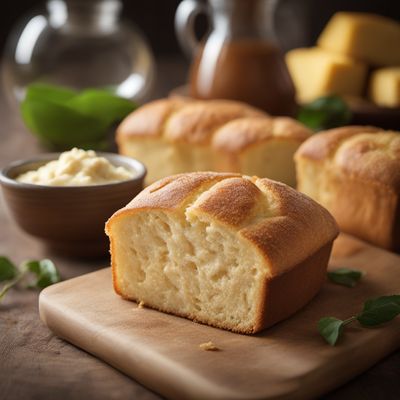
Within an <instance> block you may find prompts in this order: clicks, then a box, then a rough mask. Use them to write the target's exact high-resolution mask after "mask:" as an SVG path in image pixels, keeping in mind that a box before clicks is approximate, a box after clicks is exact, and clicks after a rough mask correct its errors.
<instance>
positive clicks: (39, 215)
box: [0, 149, 146, 257]
mask: <svg viewBox="0 0 400 400" xmlns="http://www.w3.org/2000/svg"><path fill="white" fill-rule="evenodd" d="M145 175H146V168H145V167H144V165H143V164H142V163H140V162H139V161H137V160H134V159H131V158H128V157H124V156H120V155H117V154H112V153H97V154H96V153H95V152H94V151H84V150H79V149H72V150H71V151H68V152H64V153H61V154H60V153H50V154H43V155H39V156H37V157H35V158H32V159H28V160H21V161H16V162H13V163H11V164H10V165H9V166H7V167H5V168H4V169H3V170H2V171H1V173H0V183H1V186H2V188H3V193H4V197H5V200H6V203H7V205H8V207H9V209H10V211H11V214H12V216H13V217H14V219H15V221H16V222H17V224H18V225H19V227H20V228H21V229H22V230H24V231H25V232H26V233H28V234H30V235H33V236H36V237H38V238H40V239H41V240H43V242H44V243H45V245H46V246H47V247H48V248H49V249H50V250H52V251H54V252H57V253H59V254H62V255H65V256H72V257H102V256H105V255H106V254H107V252H108V242H107V239H106V236H105V234H104V224H105V221H106V220H107V219H108V218H109V216H110V215H111V214H112V213H113V212H114V211H115V210H117V209H119V208H120V207H122V206H124V205H125V204H126V203H128V202H129V201H130V200H131V199H132V197H134V196H135V195H136V194H137V193H139V192H140V191H141V189H142V188H143V180H144V177H145Z"/></svg>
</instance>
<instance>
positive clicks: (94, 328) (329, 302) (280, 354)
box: [39, 235, 400, 400]
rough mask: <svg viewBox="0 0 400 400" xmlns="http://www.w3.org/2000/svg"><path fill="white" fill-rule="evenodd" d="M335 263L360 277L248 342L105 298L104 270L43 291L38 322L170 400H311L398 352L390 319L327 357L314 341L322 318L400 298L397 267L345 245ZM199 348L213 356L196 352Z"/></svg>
mask: <svg viewBox="0 0 400 400" xmlns="http://www.w3.org/2000/svg"><path fill="white" fill-rule="evenodd" d="M336 254H337V257H336V258H333V259H332V260H331V263H330V268H336V267H338V266H342V265H346V266H348V267H350V268H356V269H359V270H362V271H364V272H365V276H364V277H363V281H362V283H360V284H359V285H357V287H355V288H353V289H349V288H346V287H343V286H339V285H334V284H332V283H329V282H327V283H326V284H325V285H324V287H323V289H322V291H321V293H320V294H319V295H318V296H317V297H316V298H315V299H314V300H313V301H312V302H311V303H310V304H309V305H308V306H307V307H305V308H304V309H303V310H301V311H300V312H298V313H297V314H295V315H294V316H293V317H291V318H289V319H288V320H286V321H284V322H282V323H279V324H277V325H275V326H274V327H273V328H271V329H267V330H265V331H264V332H262V333H261V334H257V335H254V336H246V335H240V334H235V333H232V332H228V331H224V330H221V329H216V328H212V327H209V326H205V325H201V324H197V323H193V322H191V321H189V320H186V319H183V318H179V317H175V316H172V315H167V314H164V313H161V312H158V311H154V310H150V309H146V308H140V307H137V306H136V304H135V303H133V302H130V301H127V300H123V299H121V298H120V297H119V296H117V295H116V294H115V293H114V291H113V289H112V284H111V271H110V269H109V268H107V269H103V270H101V271H97V272H94V273H91V274H88V275H84V276H81V277H79V278H75V279H72V280H69V281H66V282H63V283H60V284H57V285H54V286H51V287H49V288H47V289H45V290H44V291H42V293H41V296H40V299H39V308H40V315H41V318H42V320H43V321H44V322H45V323H46V324H47V325H48V327H49V328H50V329H51V330H52V331H53V332H55V333H56V334H57V335H58V336H60V337H62V338H64V339H66V340H67V341H69V342H71V343H73V344H75V345H77V346H79V347H81V348H83V349H85V350H86V351H88V352H90V353H92V354H94V355H96V356H97V357H99V358H101V359H103V360H105V361H106V362H108V363H110V364H111V365H113V366H115V367H116V368H118V369H120V370H121V371H123V372H125V373H126V374H128V375H130V376H132V377H133V378H134V379H136V380H138V381H139V382H141V383H143V384H144V385H145V386H147V387H149V388H151V389H153V390H154V391H156V392H158V393H160V394H162V395H164V396H166V397H167V398H169V399H248V400H250V399H278V398H279V399H293V400H295V399H308V398H314V397H316V396H320V395H323V394H324V393H326V392H327V391H329V390H331V389H333V388H335V387H336V386H338V385H340V384H342V383H344V382H346V381H348V380H349V379H351V378H352V377H353V376H355V375H357V374H359V373H361V372H362V371H364V370H365V369H367V368H368V367H370V366H371V365H373V364H375V363H376V362H377V361H379V360H380V359H382V358H383V357H385V356H386V355H388V354H389V353H391V352H392V351H394V350H395V349H396V348H398V347H400V319H399V318H397V319H396V320H395V321H393V322H392V323H390V324H386V325H384V326H383V327H381V328H379V329H364V328H362V327H360V326H359V325H357V324H354V325H352V326H351V327H349V328H348V329H346V332H345V335H344V338H343V340H341V341H340V343H339V345H338V346H336V347H331V346H328V345H327V344H325V343H324V342H323V340H322V339H321V338H320V337H319V335H318V333H317V330H316V324H317V322H318V320H319V318H321V317H322V316H327V315H333V316H336V317H338V318H342V319H345V318H347V317H349V316H351V315H355V314H356V313H357V312H358V311H359V310H360V309H361V308H362V304H363V302H364V301H365V300H366V299H368V298H372V297H377V296H380V295H384V294H386V295H387V294H394V293H398V292H399V289H400V287H399V286H400V284H399V282H400V257H398V256H396V255H394V254H392V253H388V252H385V251H383V250H380V249H377V248H374V247H372V246H369V245H367V244H364V243H361V242H359V241H357V240H354V239H352V238H351V237H347V236H344V235H342V236H341V237H340V238H339V240H338V242H337V244H336ZM371 259H374V261H375V262H374V264H372V263H371V262H370V260H371ZM208 341H211V342H213V343H214V344H215V345H216V346H217V347H218V348H219V349H220V351H215V352H206V351H203V350H201V349H200V348H199V345H200V344H201V343H204V342H208Z"/></svg>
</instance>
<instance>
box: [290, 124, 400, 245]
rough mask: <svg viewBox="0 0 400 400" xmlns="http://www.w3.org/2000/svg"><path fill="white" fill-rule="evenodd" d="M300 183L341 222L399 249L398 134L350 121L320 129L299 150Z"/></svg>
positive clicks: (368, 238)
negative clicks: (352, 124) (357, 124)
mask: <svg viewBox="0 0 400 400" xmlns="http://www.w3.org/2000/svg"><path fill="white" fill-rule="evenodd" d="M295 159H296V169H297V181H298V189H299V190H300V191H301V192H303V193H305V194H307V195H309V196H310V197H312V198H313V199H314V200H316V201H317V202H319V203H320V204H322V205H323V206H324V207H326V208H327V209H328V210H329V211H330V212H331V213H332V215H333V216H334V217H335V219H336V221H337V222H338V224H339V227H340V228H341V230H343V231H344V232H347V233H350V234H352V235H354V236H357V237H359V238H361V239H364V240H366V241H368V242H370V243H373V244H375V245H377V246H380V247H384V248H387V249H393V250H400V211H399V210H400V205H399V196H400V134H399V133H398V132H387V131H382V130H381V129H379V128H374V127H364V126H351V127H343V128H338V129H332V130H329V131H325V132H322V133H320V134H318V135H315V136H314V137H312V138H310V139H309V140H307V141H306V142H305V143H304V144H303V145H302V146H301V147H300V148H299V150H298V151H297V153H296V156H295Z"/></svg>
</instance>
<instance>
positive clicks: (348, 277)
mask: <svg viewBox="0 0 400 400" xmlns="http://www.w3.org/2000/svg"><path fill="white" fill-rule="evenodd" d="M362 276H363V273H362V272H361V271H357V270H355V269H350V268H338V269H335V270H334V271H328V278H329V280H330V281H331V282H333V283H336V284H338V285H343V286H347V287H354V286H356V284H357V282H358V281H359V280H360V279H361V277H362Z"/></svg>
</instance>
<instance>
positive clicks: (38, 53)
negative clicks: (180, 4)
mask: <svg viewBox="0 0 400 400" xmlns="http://www.w3.org/2000/svg"><path fill="white" fill-rule="evenodd" d="M121 10H122V3H121V1H120V0H48V1H47V2H46V3H45V7H44V9H43V12H38V13H36V14H34V15H32V16H30V17H28V18H25V19H24V20H23V21H22V22H21V23H19V24H18V25H17V26H15V28H14V30H13V31H12V32H11V34H10V36H9V38H8V42H7V44H6V49H5V54H4V56H3V68H2V74H3V84H4V87H5V89H6V93H7V94H8V97H9V99H10V100H11V101H12V102H14V103H15V100H17V102H20V101H21V100H22V99H23V98H24V95H25V90H26V86H27V85H28V84H30V83H32V82H45V83H52V84H58V85H64V86H68V87H72V88H76V89H83V88H87V87H102V88H109V89H110V90H111V91H112V92H114V93H115V94H117V95H119V96H121V97H125V98H129V99H135V100H139V101H140V100H143V99H144V98H145V97H146V94H148V92H149V90H150V88H151V85H152V82H153V79H154V72H155V68H154V61H153V55H152V53H151V50H150V47H149V46H148V44H147V42H146V40H145V38H144V37H143V35H142V34H141V33H139V32H138V31H137V29H136V28H134V27H133V26H132V23H130V22H126V21H123V20H121V18H120V15H121Z"/></svg>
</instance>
